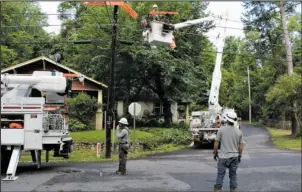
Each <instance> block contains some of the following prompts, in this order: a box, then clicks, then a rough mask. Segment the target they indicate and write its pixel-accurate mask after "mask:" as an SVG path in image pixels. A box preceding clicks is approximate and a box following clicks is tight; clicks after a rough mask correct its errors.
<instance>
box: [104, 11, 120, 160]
mask: <svg viewBox="0 0 302 192" xmlns="http://www.w3.org/2000/svg"><path fill="white" fill-rule="evenodd" d="M117 16H118V5H115V6H114V12H113V23H112V42H111V66H110V78H109V90H108V102H107V103H108V105H107V112H108V119H107V129H106V154H105V157H106V158H110V157H111V124H112V125H114V124H115V123H113V122H115V98H114V95H115V62H116V42H117V39H116V36H117Z"/></svg>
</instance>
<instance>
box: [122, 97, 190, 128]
mask: <svg viewBox="0 0 302 192" xmlns="http://www.w3.org/2000/svg"><path fill="white" fill-rule="evenodd" d="M135 102H137V103H138V104H140V106H141V112H140V113H139V114H138V117H137V118H138V119H140V120H150V119H156V120H158V121H163V120H164V117H163V112H164V107H163V103H162V102H161V101H160V100H159V99H158V98H157V97H154V96H143V95H139V96H136V97H135ZM170 102H171V113H172V123H175V124H179V123H185V124H186V125H188V124H189V103H190V102H188V101H173V100H172V101H170ZM129 104H130V103H129V102H128V103H127V102H126V101H124V100H122V99H121V98H117V116H118V117H122V116H124V115H125V113H126V112H127V110H128V109H127V107H128V105H129Z"/></svg>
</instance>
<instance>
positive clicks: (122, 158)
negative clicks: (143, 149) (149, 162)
mask: <svg viewBox="0 0 302 192" xmlns="http://www.w3.org/2000/svg"><path fill="white" fill-rule="evenodd" d="M127 153H128V152H127V150H126V149H124V146H123V144H120V145H119V171H120V172H123V173H125V172H126V162H127Z"/></svg>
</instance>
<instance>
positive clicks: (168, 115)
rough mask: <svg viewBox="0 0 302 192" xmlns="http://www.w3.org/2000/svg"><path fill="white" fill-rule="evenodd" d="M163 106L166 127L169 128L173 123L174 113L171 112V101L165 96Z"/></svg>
mask: <svg viewBox="0 0 302 192" xmlns="http://www.w3.org/2000/svg"><path fill="white" fill-rule="evenodd" d="M162 101H163V107H164V118H165V127H167V128H169V127H171V124H172V113H171V102H170V101H169V100H168V99H166V98H164V99H162Z"/></svg>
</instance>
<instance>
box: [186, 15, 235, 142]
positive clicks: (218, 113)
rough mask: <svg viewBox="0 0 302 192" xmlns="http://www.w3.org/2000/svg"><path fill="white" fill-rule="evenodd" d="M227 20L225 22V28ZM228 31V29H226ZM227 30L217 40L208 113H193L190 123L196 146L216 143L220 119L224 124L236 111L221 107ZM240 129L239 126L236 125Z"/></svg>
mask: <svg viewBox="0 0 302 192" xmlns="http://www.w3.org/2000/svg"><path fill="white" fill-rule="evenodd" d="M226 24H227V19H226V20H225V26H226ZM225 30H226V28H225ZM225 30H224V32H223V33H222V35H221V37H220V38H217V40H218V41H217V56H216V63H215V67H214V71H213V75H212V82H211V89H210V92H209V101H208V111H193V112H192V115H191V117H192V120H191V122H190V128H189V129H190V131H191V133H192V136H193V139H194V144H197V143H212V144H213V143H214V141H215V138H216V135H217V132H218V130H219V127H218V125H217V122H218V119H217V118H219V120H220V122H221V123H222V124H223V123H224V122H225V121H226V118H225V117H226V114H227V112H229V111H234V112H235V110H234V109H231V108H227V107H221V106H220V105H219V102H218V99H219V88H220V83H221V63H222V54H223V47H224V37H225ZM235 126H236V127H238V128H239V124H238V123H236V125H235Z"/></svg>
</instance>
